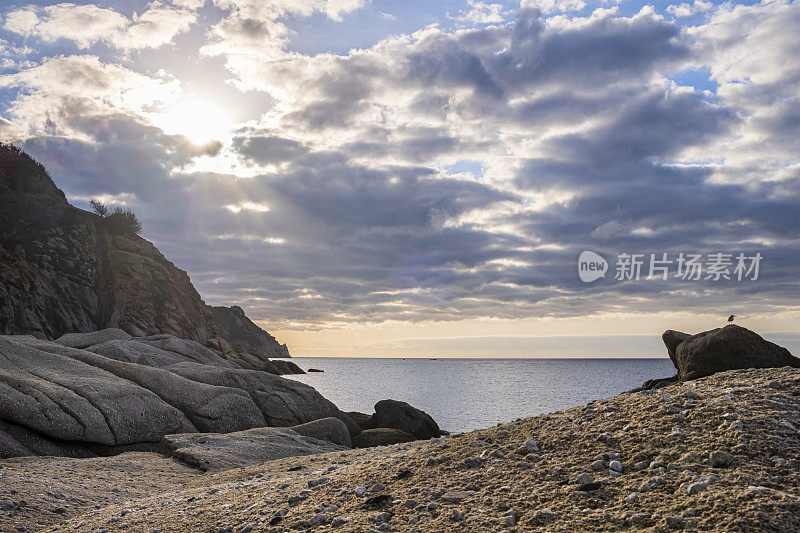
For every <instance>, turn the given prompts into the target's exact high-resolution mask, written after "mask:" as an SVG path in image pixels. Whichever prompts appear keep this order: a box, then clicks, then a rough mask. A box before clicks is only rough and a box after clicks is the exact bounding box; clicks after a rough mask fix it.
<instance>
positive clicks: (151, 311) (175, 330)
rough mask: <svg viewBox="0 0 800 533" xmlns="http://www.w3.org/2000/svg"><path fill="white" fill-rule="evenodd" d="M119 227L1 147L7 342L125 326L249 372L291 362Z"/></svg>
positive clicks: (0, 253)
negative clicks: (238, 362)
mask: <svg viewBox="0 0 800 533" xmlns="http://www.w3.org/2000/svg"><path fill="white" fill-rule="evenodd" d="M112 229H113V228H111V227H110V225H109V224H107V219H103V218H102V217H100V216H98V215H95V214H93V213H89V212H86V211H83V210H81V209H78V208H76V207H74V206H72V205H70V204H69V203H68V202H67V200H66V197H65V196H64V193H63V192H62V191H60V190H59V189H58V188H57V187H56V186H55V184H54V183H53V181H52V180H51V178H50V176H49V175H48V173H47V171H46V170H45V169H44V167H43V166H42V165H41V164H39V163H37V162H36V161H34V160H33V159H32V158H31V157H29V156H28V155H27V154H25V153H24V152H21V151H20V150H18V149H16V148H14V147H11V146H6V145H0V334H29V335H33V336H35V337H38V338H41V339H55V338H58V337H60V336H61V335H63V334H65V333H72V332H89V331H96V330H100V329H104V328H120V329H122V330H125V331H126V332H128V333H130V334H131V335H134V336H145V335H154V334H160V333H166V334H171V335H175V336H177V337H180V338H183V339H189V340H192V341H195V342H198V343H201V344H204V345H206V346H209V347H211V348H214V349H216V350H218V351H220V352H222V353H223V354H230V355H235V354H238V355H240V356H241V357H239V358H240V359H242V358H244V359H248V360H252V359H253V358H252V357H250V358H248V357H246V356H247V355H252V356H256V359H255V361H250V363H251V364H250V365H249V366H258V360H259V359H263V358H267V357H289V353H288V350H287V349H286V346H285V345H280V344H279V343H278V342H277V341H276V340H275V339H274V338H273V337H272V336H271V335H269V334H268V333H267V332H265V331H263V330H261V329H260V328H258V326H256V325H255V324H253V323H252V322H251V321H250V320H249V319H247V317H245V316H244V312H242V311H241V309H239V308H231V309H228V308H215V311H214V314H212V310H211V308H209V307H208V306H206V304H205V303H204V302H203V300H202V298H201V297H200V295H199V294H198V293H197V291H196V290H195V288H194V287H193V286H192V283H191V281H190V280H189V276H188V275H187V274H186V272H184V271H183V270H181V269H179V268H177V267H176V266H175V265H173V264H172V263H171V262H170V261H168V260H167V259H166V258H165V257H164V256H163V255H162V254H161V253H160V252H159V251H158V249H156V247H155V246H154V245H153V244H152V243H150V242H149V241H147V240H145V239H143V238H141V237H139V236H138V235H135V234H133V233H120V232H118V231H112ZM226 309H228V310H227V311H226ZM237 309H238V311H237ZM217 321H219V322H217ZM238 323H242V324H243V326H242V327H238V326H236V327H234V326H232V325H235V324H238ZM225 332H229V333H230V335H231V336H230V337H229V338H226V334H225ZM250 340H252V341H253V342H252V343H251V342H250Z"/></svg>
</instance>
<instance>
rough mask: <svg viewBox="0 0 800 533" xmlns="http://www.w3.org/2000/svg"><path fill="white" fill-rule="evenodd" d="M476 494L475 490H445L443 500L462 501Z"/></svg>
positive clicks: (450, 501)
mask: <svg viewBox="0 0 800 533" xmlns="http://www.w3.org/2000/svg"><path fill="white" fill-rule="evenodd" d="M474 494H475V491H474V490H460V491H453V492H445V493H444V494H443V495H442V500H444V501H446V502H448V503H460V502H462V501H463V500H466V499H467V498H469V497H470V496H473V495H474Z"/></svg>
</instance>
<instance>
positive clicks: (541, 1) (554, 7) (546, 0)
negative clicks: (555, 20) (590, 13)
mask: <svg viewBox="0 0 800 533" xmlns="http://www.w3.org/2000/svg"><path fill="white" fill-rule="evenodd" d="M522 5H523V7H535V8H538V9H540V10H541V11H542V13H567V12H569V11H580V10H581V9H583V8H584V7H586V2H584V0H523V2H522Z"/></svg>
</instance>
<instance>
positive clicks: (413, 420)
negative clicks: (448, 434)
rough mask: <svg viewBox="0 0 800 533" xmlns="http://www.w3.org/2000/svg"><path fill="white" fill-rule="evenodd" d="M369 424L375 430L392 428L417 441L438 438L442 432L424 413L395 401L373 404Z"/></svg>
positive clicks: (382, 401)
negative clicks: (373, 408)
mask: <svg viewBox="0 0 800 533" xmlns="http://www.w3.org/2000/svg"><path fill="white" fill-rule="evenodd" d="M371 424H373V425H374V427H377V428H394V429H399V430H400V431H405V432H406V433H410V434H411V435H414V437H416V438H418V439H430V438H432V437H440V436H441V435H442V431H441V430H440V429H439V426H438V425H437V424H436V422H435V421H434V420H433V418H431V417H430V415H428V414H427V413H426V412H424V411H420V410H419V409H417V408H416V407H411V406H410V405H409V404H407V403H405V402H399V401H397V400H381V401H379V402H378V403H376V404H375V414H374V415H372V421H371Z"/></svg>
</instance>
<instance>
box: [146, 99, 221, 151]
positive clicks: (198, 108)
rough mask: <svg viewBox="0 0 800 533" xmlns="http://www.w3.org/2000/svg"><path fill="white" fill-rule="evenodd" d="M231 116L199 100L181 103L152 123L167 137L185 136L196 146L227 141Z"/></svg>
mask: <svg viewBox="0 0 800 533" xmlns="http://www.w3.org/2000/svg"><path fill="white" fill-rule="evenodd" d="M229 117H230V113H229V112H228V111H227V110H226V109H225V108H223V107H220V106H217V105H215V104H212V103H210V102H207V101H203V100H199V99H196V98H189V99H184V100H180V101H179V102H177V103H175V104H173V105H171V106H168V107H166V108H165V109H164V110H163V111H161V112H158V113H151V114H150V120H151V121H152V122H153V124H154V125H155V126H158V127H159V128H161V129H162V130H164V132H165V133H168V134H171V135H184V136H185V137H186V138H188V139H189V140H190V141H192V142H193V143H195V144H198V145H202V144H205V143H208V142H210V141H224V140H225V139H227V137H228V136H229V135H230V131H231V130H232V129H233V126H234V125H233V123H232V122H231V120H230V118H229Z"/></svg>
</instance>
